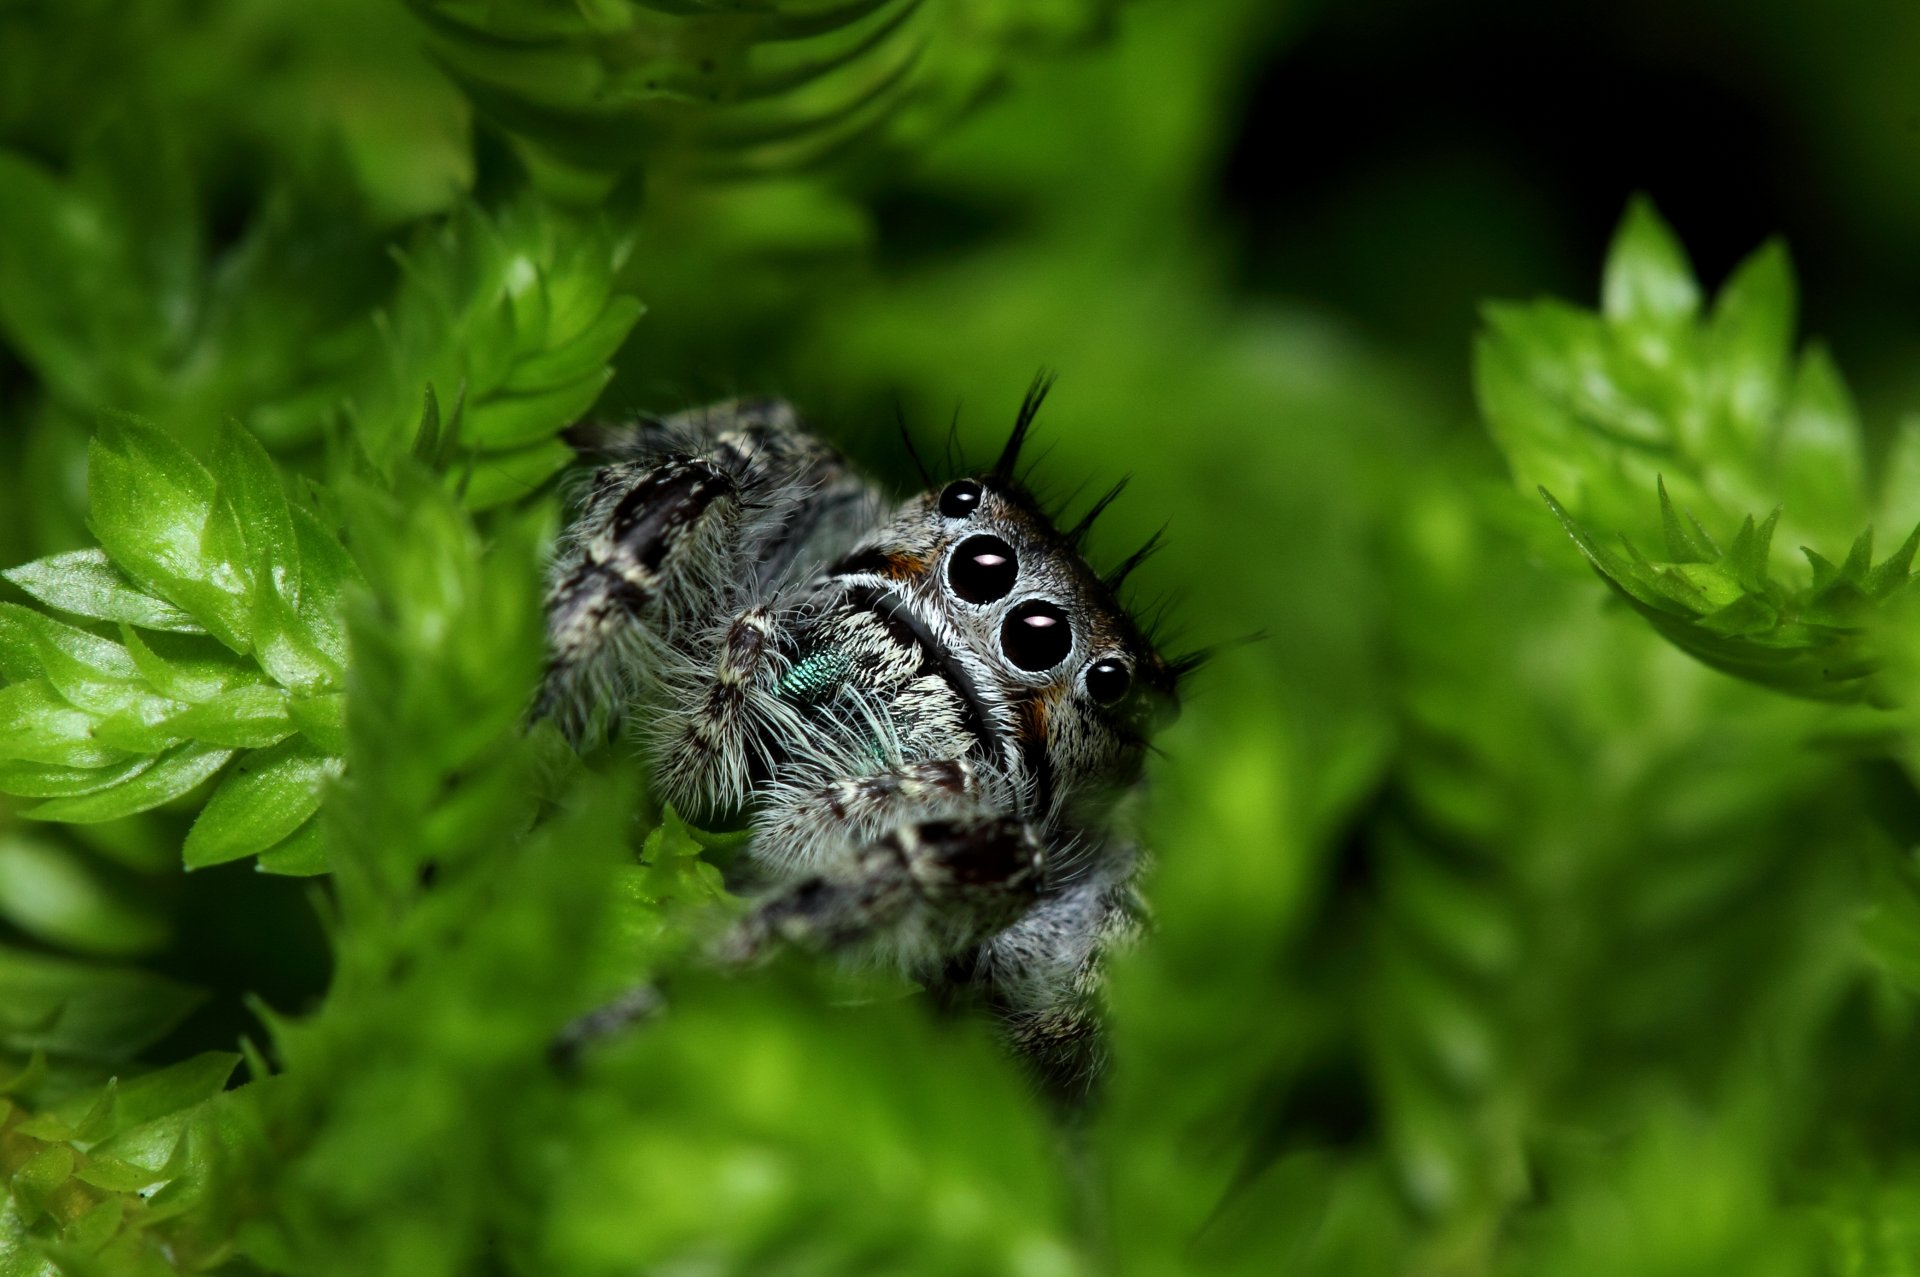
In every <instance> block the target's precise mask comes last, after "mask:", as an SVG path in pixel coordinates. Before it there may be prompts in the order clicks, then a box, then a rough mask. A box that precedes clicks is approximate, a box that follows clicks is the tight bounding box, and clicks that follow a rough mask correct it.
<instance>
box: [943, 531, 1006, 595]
mask: <svg viewBox="0 0 1920 1277" xmlns="http://www.w3.org/2000/svg"><path fill="white" fill-rule="evenodd" d="M1019 576H1020V560H1019V559H1018V558H1016V557H1015V556H1014V553H1013V547H1012V546H1010V545H1008V544H1007V543H1006V542H1005V541H1002V540H1001V539H1000V538H999V537H990V536H975V537H968V538H967V539H966V540H964V541H962V542H961V543H960V544H959V545H957V546H955V547H954V550H953V557H952V558H950V559H948V560H947V583H948V584H949V585H951V586H953V592H954V593H955V594H958V595H959V596H960V597H961V598H963V599H965V600H966V601H967V602H969V603H992V602H994V601H995V600H997V599H1004V598H1006V597H1007V595H1009V594H1011V593H1012V592H1013V583H1014V582H1015V581H1016V580H1018V579H1019Z"/></svg>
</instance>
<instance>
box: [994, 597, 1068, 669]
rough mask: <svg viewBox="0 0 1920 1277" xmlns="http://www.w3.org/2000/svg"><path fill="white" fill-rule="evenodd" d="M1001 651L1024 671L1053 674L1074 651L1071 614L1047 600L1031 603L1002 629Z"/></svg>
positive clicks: (1016, 611)
mask: <svg viewBox="0 0 1920 1277" xmlns="http://www.w3.org/2000/svg"><path fill="white" fill-rule="evenodd" d="M1000 647H1001V649H1002V650H1003V651H1005V652H1006V654H1007V659H1008V660H1010V661H1012V662H1013V663H1014V664H1015V665H1018V666H1019V667H1020V668H1021V669H1023V670H1034V671H1039V670H1049V669H1052V668H1053V667H1054V666H1056V665H1058V664H1059V663H1060V662H1061V661H1064V660H1066V659H1067V653H1068V652H1071V651H1072V650H1073V627H1072V626H1071V625H1069V624H1067V614H1066V613H1065V612H1062V611H1061V610H1060V609H1059V608H1057V607H1055V606H1054V605H1053V604H1051V603H1048V602H1047V601H1046V600H1044V599H1029V600H1028V601H1027V602H1025V603H1022V604H1021V605H1020V606H1019V607H1017V608H1015V609H1013V611H1011V612H1009V613H1007V619H1006V620H1005V621H1004V622H1002V623H1001V626H1000Z"/></svg>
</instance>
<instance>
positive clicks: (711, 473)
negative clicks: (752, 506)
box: [535, 455, 741, 738]
mask: <svg viewBox="0 0 1920 1277" xmlns="http://www.w3.org/2000/svg"><path fill="white" fill-rule="evenodd" d="M740 514H741V501H740V492H739V484H738V482H737V481H736V480H735V478H734V477H733V476H732V475H730V474H728V473H727V472H726V471H725V470H724V469H722V468H721V467H720V466H719V465H717V464H715V463H714V462H713V461H711V460H709V459H706V458H703V457H691V456H685V455H673V456H669V457H666V458H663V459H661V460H659V461H658V462H655V463H642V462H625V463H620V464H617V465H612V466H608V467H606V468H604V469H602V470H600V471H599V472H598V473H597V474H596V475H595V476H594V482H593V492H592V495H591V496H590V497H589V498H588V501H587V507H586V510H585V512H584V513H583V514H582V516H581V518H580V520H579V522H578V523H576V524H575V526H574V529H573V533H572V544H571V545H570V546H569V547H568V548H567V549H566V551H565V552H564V553H563V554H562V555H561V557H560V559H559V561H558V562H557V563H556V565H555V570H554V573H553V583H552V585H551V587H550V588H549V590H548V594H547V643H548V669H547V678H546V682H545V684H544V686H543V687H542V689H541V695H540V701H539V704H538V706H537V708H536V711H535V712H536V714H537V715H541V716H544V715H547V714H554V715H556V716H557V717H559V719H560V720H561V725H562V726H563V727H564V728H565V729H566V730H567V731H568V733H569V734H570V735H572V736H575V737H576V738H577V737H578V736H579V735H580V734H581V732H582V731H583V730H584V728H585V719H586V716H587V710H588V708H589V707H588V706H587V705H585V704H583V703H581V702H582V700H583V699H584V698H586V697H589V696H591V695H592V694H593V693H594V692H595V691H597V690H600V687H599V686H597V685H603V684H605V683H606V682H607V681H608V678H607V675H608V671H607V670H606V669H605V666H606V665H607V664H608V662H609V661H610V659H612V658H613V657H614V656H615V654H616V652H617V650H618V647H619V645H620V644H621V643H622V641H623V640H625V639H630V638H642V639H644V638H645V637H652V638H654V639H658V640H664V641H665V642H667V643H669V644H671V643H672V642H673V641H674V639H675V637H676V631H677V630H678V629H679V627H680V625H681V624H682V618H681V617H680V616H679V615H678V613H680V612H681V611H683V610H684V608H685V605H686V604H687V603H689V602H692V601H694V600H695V598H697V596H698V595H699V594H700V593H701V592H702V591H703V590H705V589H707V588H709V587H707V586H706V584H705V582H704V581H703V580H702V578H704V577H707V576H710V575H711V574H713V573H714V572H715V571H716V570H717V569H719V568H720V567H721V566H722V565H723V564H724V561H725V559H726V558H727V557H728V556H727V554H726V550H727V546H728V543H729V542H730V541H731V540H733V539H735V537H736V536H737V525H738V522H739V519H740ZM716 560H717V561H718V562H716ZM689 596H693V597H692V598H690V597H689ZM635 631H639V633H636V632H635Z"/></svg>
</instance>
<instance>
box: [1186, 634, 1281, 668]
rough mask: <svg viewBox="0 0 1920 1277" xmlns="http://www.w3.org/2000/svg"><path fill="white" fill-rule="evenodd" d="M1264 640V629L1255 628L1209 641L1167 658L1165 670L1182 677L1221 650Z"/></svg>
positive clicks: (1229, 649)
mask: <svg viewBox="0 0 1920 1277" xmlns="http://www.w3.org/2000/svg"><path fill="white" fill-rule="evenodd" d="M1266 640H1267V632H1266V631H1265V630H1255V631H1254V632H1253V633H1251V634H1242V635H1241V636H1240V637H1239V638H1232V639H1228V640H1227V641H1226V642H1224V643H1209V644H1208V645H1207V646H1205V647H1196V648H1194V649H1193V650H1192V651H1191V652H1182V653H1181V654H1180V655H1178V656H1175V657H1170V658H1168V660H1167V670H1168V671H1169V672H1170V673H1171V674H1172V675H1173V677H1174V678H1175V679H1176V680H1178V679H1183V678H1185V677H1186V676H1187V675H1189V674H1191V673H1193V672H1194V671H1195V670H1197V669H1199V668H1200V667H1201V666H1203V665H1205V664H1207V663H1208V662H1209V661H1211V660H1213V658H1214V657H1216V656H1218V655H1220V654H1221V653H1222V652H1231V651H1232V650H1233V649H1234V648H1236V647H1246V646H1248V645H1249V644H1253V643H1264V642H1266Z"/></svg>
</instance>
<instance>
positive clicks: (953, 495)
mask: <svg viewBox="0 0 1920 1277" xmlns="http://www.w3.org/2000/svg"><path fill="white" fill-rule="evenodd" d="M980 493H981V487H980V483H979V481H978V480H975V479H956V480H954V481H953V482H952V483H949V484H948V485H947V486H946V487H945V488H944V489H942V490H941V492H940V513H941V514H944V515H946V516H947V517H948V518H949V519H970V518H972V517H973V512H974V511H975V510H978V509H979V508H980Z"/></svg>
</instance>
